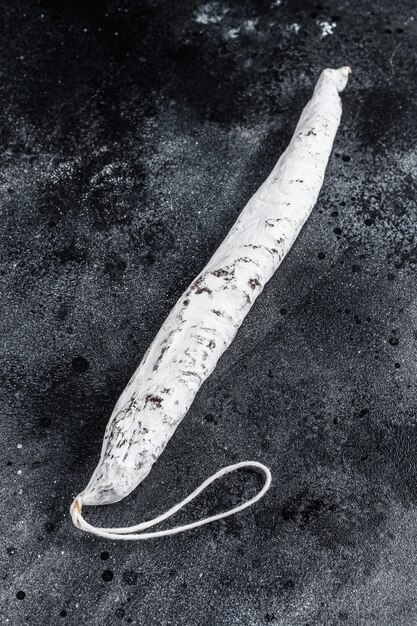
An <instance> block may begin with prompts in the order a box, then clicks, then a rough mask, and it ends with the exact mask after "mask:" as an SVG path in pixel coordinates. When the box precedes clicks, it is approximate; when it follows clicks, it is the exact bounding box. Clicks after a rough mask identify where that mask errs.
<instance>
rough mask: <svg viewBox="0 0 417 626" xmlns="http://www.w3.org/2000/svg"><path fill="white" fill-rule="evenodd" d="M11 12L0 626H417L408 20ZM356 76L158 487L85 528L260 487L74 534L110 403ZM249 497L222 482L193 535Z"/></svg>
mask: <svg viewBox="0 0 417 626" xmlns="http://www.w3.org/2000/svg"><path fill="white" fill-rule="evenodd" d="M0 19H1V37H0V94H1V107H0V118H1V124H0V128H1V167H0V194H1V202H0V211H1V228H0V281H1V282H0V284H1V320H0V333H1V377H2V378H1V380H2V393H1V441H2V450H3V454H2V462H1V467H2V474H3V476H2V478H1V494H2V495H1V528H0V536H1V539H2V541H1V546H2V547H1V574H2V579H3V580H2V585H1V600H2V606H1V616H0V621H1V623H2V624H3V623H4V624H9V625H13V626H14V625H20V624H30V625H34V626H38V625H45V624H52V625H55V624H71V625H79V624H92V625H100V626H101V625H110V624H112V625H113V624H118V623H120V624H122V623H129V624H138V625H153V624H155V625H173V626H176V625H186V626H194V625H198V626H212V625H214V626H220V625H221V626H223V625H224V626H229V625H245V626H252V625H254V626H258V625H262V624H266V623H270V624H280V625H284V626H307V625H309V626H313V625H338V624H342V623H343V624H352V625H363V624H378V625H381V626H392V625H401V626H409V625H415V624H417V601H416V592H417V558H416V554H417V486H416V478H417V467H416V453H417V427H416V416H415V407H416V384H415V373H416V368H417V363H416V358H415V350H416V342H417V306H416V295H417V284H416V278H415V270H416V263H417V232H416V218H417V208H416V187H417V172H416V165H417V151H416V139H417V124H416V121H417V104H416V83H417V49H416V36H417V7H416V5H415V2H414V1H403V2H397V3H395V4H394V3H393V2H391V1H390V0H384V1H379V2H363V1H361V0H351V1H347V0H346V1H341V2H336V1H331V2H326V3H324V4H323V5H321V6H317V5H316V4H315V2H308V1H301V0H292V1H290V0H282V2H281V3H280V2H279V1H277V0H275V2H271V1H270V0H268V1H266V0H258V1H256V2H255V0H252V1H249V0H246V1H242V0H239V2H238V1H236V0H233V1H232V0H230V1H228V2H218V3H209V4H204V2H201V3H200V2H198V1H196V0H193V1H191V0H186V1H185V0H184V1H181V2H180V1H173V2H168V1H165V2H164V1H163V0H152V1H151V0H148V1H146V0H141V1H139V0H129V1H125V2H123V1H120V2H116V1H112V2H108V3H107V4H106V3H104V2H100V1H97V0H85V1H83V0H78V1H72V2H71V0H67V1H66V2H60V1H59V0H44V1H43V2H19V1H12V0H9V1H6V2H5V1H4V0H3V1H1V2H0ZM324 21H327V22H329V23H333V24H335V27H334V32H333V34H330V35H328V36H327V37H321V34H322V30H323V26H321V25H320V22H324ZM345 64H349V65H351V66H352V69H353V74H352V77H351V80H350V83H349V86H348V88H347V90H346V92H345V93H344V95H343V102H344V114H343V121H342V124H341V127H340V130H339V133H338V135H337V137H336V142H335V147H334V151H333V154H332V157H331V159H330V162H329V166H328V170H327V177H326V180H325V184H324V187H323V190H322V193H321V195H320V199H319V202H318V205H317V207H316V208H315V210H314V212H313V214H312V216H311V218H310V219H309V221H308V223H307V225H306V226H305V228H304V230H303V232H302V234H301V236H300V237H299V239H298V241H297V242H296V244H295V245H294V248H293V250H292V251H291V253H290V254H289V256H288V257H287V258H286V259H285V261H284V263H283V264H282V266H281V268H280V270H279V271H278V273H277V274H276V276H275V277H274V278H273V279H272V280H271V282H270V283H269V284H268V286H267V288H266V289H265V291H264V293H263V294H262V296H261V297H260V298H259V300H258V301H257V303H256V305H255V306H254V308H253V309H252V311H251V313H250V315H249V316H248V318H247V320H246V321H245V324H244V325H243V327H242V328H241V330H240V331H239V334H238V336H237V338H236V340H235V342H234V343H233V344H232V346H231V348H230V349H229V350H228V352H227V353H226V355H225V356H224V357H223V358H222V360H221V362H220V363H219V365H218V368H217V369H216V371H215V373H214V374H213V376H212V377H211V378H210V379H209V381H208V382H207V383H206V384H205V385H204V387H203V388H202V389H201V391H200V393H199V394H198V397H197V399H196V401H195V403H194V405H193V407H192V409H191V410H190V412H189V414H188V415H187V417H186V419H185V420H184V421H183V423H182V424H181V426H180V427H179V428H178V430H177V433H176V434H175V436H174V438H173V439H172V440H171V442H170V444H169V446H168V448H167V449H166V451H165V452H164V454H163V456H162V457H161V458H160V459H159V461H158V463H157V464H156V465H155V467H154V469H153V471H152V472H151V474H150V476H149V477H148V479H147V480H146V481H145V482H144V483H143V485H141V486H140V487H139V488H138V489H137V490H136V491H135V492H134V494H132V496H131V497H129V498H128V499H126V500H124V501H123V502H121V503H120V504H118V505H114V506H111V507H104V508H99V509H90V510H89V514H90V515H89V519H93V520H94V522H95V523H97V524H107V525H123V524H132V523H135V522H138V521H140V520H142V519H144V518H145V517H149V516H154V515H156V514H158V513H160V512H162V511H163V510H164V509H165V508H166V507H167V506H169V505H171V504H173V503H174V502H176V501H177V500H178V499H180V498H182V497H183V496H185V495H186V494H188V493H189V492H190V491H191V490H192V489H193V488H194V487H195V486H196V485H197V484H198V483H199V482H200V481H201V480H203V479H204V478H206V477H207V476H208V475H209V474H211V473H212V472H213V471H215V470H217V469H219V468H220V467H221V466H223V465H225V464H228V463H231V462H234V461H238V460H244V459H258V460H261V461H263V462H265V463H266V464H268V465H270V467H271V469H272V471H273V476H274V482H273V486H272V488H271V491H270V492H269V494H268V495H267V497H265V498H264V499H263V500H262V501H261V502H260V503H259V504H258V505H256V506H255V507H253V508H251V509H249V510H248V511H246V512H244V513H242V514H240V515H238V516H236V517H234V518H230V519H228V520H226V521H223V522H220V523H217V524H214V525H211V526H209V527H206V528H203V529H201V530H197V531H193V532H191V533H188V534H186V535H182V536H181V535H180V536H178V537H174V538H168V539H162V540H157V541H151V542H145V543H127V544H126V543H118V544H116V543H113V542H109V541H105V540H100V539H97V538H94V537H92V536H88V535H85V534H82V533H81V532H79V531H78V530H77V529H75V528H74V527H73V525H72V523H71V520H70V517H69V515H68V507H69V504H70V502H71V498H72V497H73V496H74V495H75V494H76V493H77V492H78V491H80V490H81V489H82V488H83V487H84V486H85V485H86V483H87V481H88V479H89V477H90V475H91V473H92V470H93V468H94V466H95V463H96V462H97V460H98V456H99V451H100V446H101V441H102V436H103V432H104V426H105V424H106V422H107V419H108V417H109V415H110V412H111V409H112V407H113V405H114V403H115V401H116V399H117V397H118V395H119V393H120V392H121V391H122V389H123V387H124V386H125V384H126V383H127V381H128V379H129V377H130V375H131V373H132V372H133V370H134V369H135V367H136V365H137V364H138V362H139V360H140V358H141V357H142V355H143V353H144V351H145V349H146V348H147V346H148V344H149V343H150V341H151V340H152V338H153V336H154V335H155V333H156V332H157V330H158V328H159V326H160V324H161V323H162V321H163V320H164V318H165V317H166V315H167V314H168V312H169V310H170V308H171V306H172V305H173V304H174V303H175V301H176V299H177V297H178V296H179V295H180V293H181V292H182V290H183V289H184V288H185V287H186V286H187V285H188V283H189V282H190V281H191V279H192V278H193V277H194V276H195V275H196V274H197V273H198V272H199V271H200V270H201V269H202V267H203V266H204V264H205V263H206V261H207V260H208V259H209V257H210V255H211V254H212V253H213V251H214V250H215V249H216V247H217V245H218V244H219V243H220V242H221V240H222V238H223V237H224V236H225V234H226V233H227V231H228V228H229V227H230V226H231V224H232V223H233V222H234V220H235V218H236V217H237V215H238V213H239V211H240V209H241V208H242V207H243V205H244V204H245V202H246V201H247V200H248V198H249V197H250V195H251V194H252V193H253V192H254V191H255V189H256V188H257V186H258V185H259V184H260V183H261V182H262V181H263V179H264V178H265V177H266V175H267V174H268V173H269V172H270V170H271V168H272V166H273V165H274V163H275V161H276V160H277V158H278V157H279V155H280V153H281V152H282V151H283V149H284V148H285V146H286V144H287V143H288V141H289V139H290V136H291V133H292V130H293V128H294V126H295V124H296V121H297V119H298V116H299V114H300V112H301V109H302V107H303V105H304V104H305V103H306V102H307V100H308V98H309V97H310V94H311V92H312V88H313V85H314V83H315V81H316V79H317V78H318V75H319V72H320V71H321V69H323V68H324V67H326V66H333V67H337V66H339V65H345ZM259 485H260V479H259V478H258V477H257V476H256V475H251V474H250V473H248V472H246V473H245V472H242V474H239V475H235V476H233V477H229V478H228V479H225V480H224V482H223V483H222V484H221V485H218V486H217V487H216V488H212V489H210V490H209V491H208V492H207V494H206V495H204V496H203V497H201V499H200V500H199V501H198V502H196V503H195V504H193V505H192V506H190V507H189V508H188V510H187V511H186V512H184V513H183V514H181V515H180V516H179V517H178V521H180V520H181V521H185V520H191V519H194V518H197V517H198V516H203V515H207V514H208V513H212V512H214V511H219V510H221V509H222V508H225V507H227V506H230V505H231V504H232V503H236V502H238V501H240V500H241V499H242V498H244V497H249V496H250V495H251V494H252V493H254V490H255V489H256V488H257V487H259ZM176 521H177V520H176Z"/></svg>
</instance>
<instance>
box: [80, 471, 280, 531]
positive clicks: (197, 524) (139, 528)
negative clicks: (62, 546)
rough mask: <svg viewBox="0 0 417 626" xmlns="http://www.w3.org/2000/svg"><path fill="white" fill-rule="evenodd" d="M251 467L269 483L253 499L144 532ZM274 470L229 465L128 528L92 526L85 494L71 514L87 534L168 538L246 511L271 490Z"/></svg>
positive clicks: (265, 483)
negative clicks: (221, 480)
mask: <svg viewBox="0 0 417 626" xmlns="http://www.w3.org/2000/svg"><path fill="white" fill-rule="evenodd" d="M244 467H249V468H255V469H258V470H261V471H262V472H263V473H264V475H265V482H264V485H263V487H262V489H261V490H260V491H259V492H258V493H257V494H256V495H255V496H254V497H253V498H251V499H250V500H247V501H246V502H243V503H242V504H239V505H238V506H236V507H234V508H232V509H229V510H228V511H224V512H222V513H217V514H216V515H211V516H210V517H206V518H204V519H201V520H197V521H196V522H191V523H190V524H185V525H184V526H176V527H175V528H169V529H167V530H156V531H152V532H150V533H144V532H141V531H143V530H146V529H147V528H152V526H156V525H157V524H160V523H161V522H163V521H164V520H166V519H168V518H169V517H171V516H172V515H175V513H177V512H178V511H180V510H181V509H182V508H183V507H184V506H185V505H186V504H188V503H189V502H191V501H192V500H194V498H196V497H197V496H198V495H199V494H200V493H201V492H202V491H204V489H206V488H207V487H208V486H209V485H211V483H213V482H214V481H215V480H217V479H218V478H221V477H222V476H225V475H226V474H230V473H231V472H234V471H236V470H238V469H241V468H244ZM271 480H272V477H271V472H270V471H269V469H268V468H267V467H266V466H265V465H263V464H262V463H258V462H257V461H242V462H241V463H235V464H234V465H228V466H227V467H224V468H223V469H221V470H219V471H218V472H216V473H215V474H213V475H212V476H210V478H207V480H205V481H204V482H203V483H201V485H200V486H199V487H197V489H195V490H194V491H193V492H192V493H190V495H189V496H187V497H186V498H184V500H182V501H181V502H179V503H178V504H175V505H174V506H173V507H172V508H170V509H168V511H166V512H165V513H162V514H161V515H158V517H155V518H154V519H151V520H148V521H147V522H142V523H141V524H137V525H136V526H127V527H126V528H101V527H96V526H92V525H91V524H89V523H88V522H86V520H85V519H84V518H83V516H82V514H81V510H82V505H83V503H82V498H81V496H77V497H76V498H75V500H74V502H73V503H72V505H71V517H72V521H73V522H74V524H75V526H77V528H79V529H80V530H84V531H85V532H87V533H92V534H93V535H97V536H99V537H105V538H106V539H118V540H121V541H129V540H140V539H154V538H155V537H168V536H169V535H176V534H178V533H183V532H185V531H187V530H192V529H193V528H198V527H200V526H204V525H205V524H210V523H211V522H215V521H217V520H220V519H224V518H225V517H229V516H230V515H234V514H235V513H239V511H243V510H244V509H247V508H248V507H250V506H252V504H255V502H257V501H258V500H260V499H261V498H262V497H263V496H264V495H265V494H266V492H267V491H268V489H269V487H270V486H271Z"/></svg>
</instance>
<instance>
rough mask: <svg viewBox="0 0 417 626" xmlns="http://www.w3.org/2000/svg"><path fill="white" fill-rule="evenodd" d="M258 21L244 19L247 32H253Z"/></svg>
mask: <svg viewBox="0 0 417 626" xmlns="http://www.w3.org/2000/svg"><path fill="white" fill-rule="evenodd" d="M257 23H258V20H257V19H255V20H246V22H245V29H246V30H248V31H249V32H253V31H254V30H255V26H256V24H257Z"/></svg>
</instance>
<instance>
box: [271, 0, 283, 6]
mask: <svg viewBox="0 0 417 626" xmlns="http://www.w3.org/2000/svg"><path fill="white" fill-rule="evenodd" d="M281 4H282V0H274V1H273V2H272V3H271V6H273V7H280V6H281Z"/></svg>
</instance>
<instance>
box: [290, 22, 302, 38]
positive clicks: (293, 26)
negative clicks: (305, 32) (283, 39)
mask: <svg viewBox="0 0 417 626" xmlns="http://www.w3.org/2000/svg"><path fill="white" fill-rule="evenodd" d="M300 28H301V26H300V24H297V22H294V24H290V25H289V27H288V30H289V31H290V33H295V34H296V35H297V34H298V33H299V32H300Z"/></svg>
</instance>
